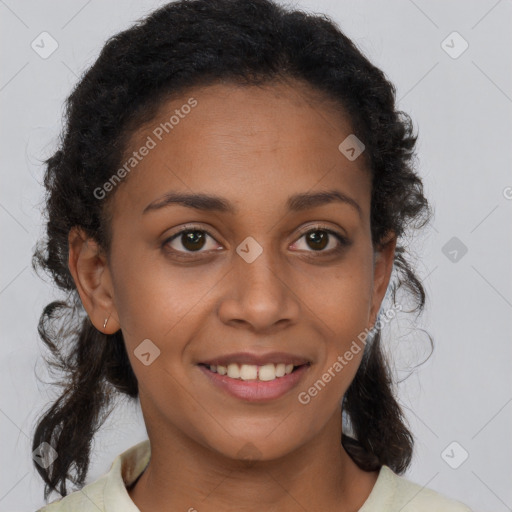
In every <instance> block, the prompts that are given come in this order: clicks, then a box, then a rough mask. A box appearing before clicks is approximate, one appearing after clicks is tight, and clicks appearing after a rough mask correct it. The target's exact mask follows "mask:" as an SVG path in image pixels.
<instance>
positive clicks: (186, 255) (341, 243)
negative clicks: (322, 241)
mask: <svg viewBox="0 0 512 512" xmlns="http://www.w3.org/2000/svg"><path fill="white" fill-rule="evenodd" d="M193 231H199V232H201V233H206V234H207V235H208V236H209V237H211V238H212V239H213V240H215V237H214V236H213V235H212V234H211V233H210V232H209V231H208V230H207V229H205V228H203V227H199V226H193V225H190V226H185V227H184V228H183V229H181V230H180V231H178V232H176V233H174V234H173V235H172V236H171V237H169V238H167V239H165V240H164V242H163V243H162V248H165V247H166V246H167V245H168V244H169V243H170V242H172V241H173V240H174V239H176V238H178V237H179V236H180V235H182V234H183V233H187V232H193ZM315 231H323V232H324V233H328V234H329V235H332V236H333V237H334V238H336V240H338V242H339V246H338V247H336V248H334V249H331V250H329V251H325V250H320V251H314V250H311V251H306V252H311V253H317V254H319V255H335V254H339V253H341V252H342V251H343V250H344V249H345V248H346V247H348V246H349V245H350V244H351V242H350V241H349V240H348V239H347V238H346V237H345V236H344V235H342V234H341V233H338V232H337V231H333V230H332V229H329V228H327V227H323V226H321V225H317V226H312V227H309V228H308V229H307V230H306V231H303V232H302V233H301V235H300V237H299V238H297V241H298V240H300V239H301V238H302V237H304V236H305V235H308V234H309V233H314V232H315ZM294 243H296V242H294ZM168 251H169V252H172V253H173V254H177V255H178V257H180V258H190V257H194V255H195V254H201V253H202V252H201V250H199V251H176V250H175V249H168ZM203 252H208V251H203Z"/></svg>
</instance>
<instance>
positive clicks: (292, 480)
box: [33, 0, 469, 512]
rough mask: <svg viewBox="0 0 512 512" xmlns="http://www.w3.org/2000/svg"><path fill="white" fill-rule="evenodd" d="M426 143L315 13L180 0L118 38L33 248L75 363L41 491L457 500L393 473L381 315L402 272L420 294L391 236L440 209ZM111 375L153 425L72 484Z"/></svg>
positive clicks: (73, 114) (170, 497)
mask: <svg viewBox="0 0 512 512" xmlns="http://www.w3.org/2000/svg"><path fill="white" fill-rule="evenodd" d="M415 140H416V137H415V136H414V135H413V133H412V128H411V122H410V119H409V118H408V116H407V115H406V114H403V113H402V112H398V111H396V110H395V104H394V87H393V85H392V84H391V83H390V82H388V81H387V80H386V78H385V76H384V74H383V73H382V72H381V71H380V70H379V69H377V68H375V67H374V66H373V65H372V64H371V63H370V62H368V60H367V59H366V58H365V57H364V56H363V55H362V54H361V53H360V52H359V51H358V50H357V49H356V47H355V46H354V45H353V43H352V42H351V41H350V40H349V39H348V38H347V37H346V36H345V35H343V34H342V33H341V31H340V30H339V29H338V28H337V27H336V26H335V25H333V23H332V22H330V21H329V20H328V19H327V18H326V17H320V16H313V15H306V14H304V13H302V12H300V11H293V10H287V9H285V8H283V7H280V6H278V5H276V4H274V3H272V2H271V1H268V0H249V1H235V0H193V1H178V2H175V3H170V4H168V5H166V6H164V7H162V8H160V9H159V10H157V11H155V12H154V13H152V14H151V15H150V16H148V17H147V18H146V19H145V20H143V21H142V22H141V23H138V24H136V25H135V26H134V27H132V28H130V29H129V30H126V31H124V32H122V33H120V34H118V35H116V36H115V37H113V38H111V39H110V40H109V41H108V42H107V44H106V45H105V47H104V49H103V50H102V52H101V55H100V56H99V58H98V60H97V61H96V63H95V64H94V65H93V66H92V67H91V69H90V70H89V71H88V72H87V73H86V75H85V76H84V77H83V78H82V80H81V81H80V83H79V84H78V86H77V87H76V89H75V90H74V91H73V93H72V95H71V96H70V98H69V100H68V110H67V125H66V128H65V132H64V134H63V138H62V143H61V146H60V147H59V149H58V150H57V152H56V153H55V154H54V155H53V156H52V157H51V158H50V159H49V160H48V161H47V172H46V179H45V186H46V188H47V191H48V199H47V211H48V225H47V240H46V245H45V247H42V248H40V249H39V250H38V251H37V252H36V254H35V263H36V264H37V265H39V266H41V267H43V268H45V269H46V270H47V271H49V272H50V273H51V274H52V276H53V277H54V279H55V282H56V284H57V285H58V286H59V287H60V288H61V289H63V290H65V291H66V292H68V297H69V299H68V301H59V302H54V303H52V304H50V305H49V306H47V308H46V309H45V311H44V312H43V315H42V317H41V323H40V333H41V335H42V337H43V339H44V340H45V342H46V343H47V344H48V346H49V347H50V348H51V349H52V350H53V352H54V354H55V356H56V360H55V361H54V364H58V365H60V367H61V368H62V369H63V370H65V371H66V372H67V373H66V378H65V381H64V385H65V389H64V391H63V393H62V395H61V396H60V397H59V399H58V400H57V401H56V402H55V404H53V405H52V407H51V408H50V409H49V410H48V411H46V413H45V414H44V416H43V417H42V418H41V420H40V421H39V423H38V426H37V429H36V432H35V435H34V442H33V447H34V450H40V451H41V457H42V459H43V460H44V461H46V463H45V464H36V467H37V469H38V471H39V473H40V475H41V476H42V477H43V479H44V481H45V483H46V487H45V499H47V497H48V495H49V493H50V492H51V491H57V492H59V493H60V494H61V495H63V496H65V497H64V498H62V499H61V500H58V501H56V502H55V503H53V504H51V505H48V506H47V507H44V508H43V509H41V510H44V511H47V512H55V511H60V510H66V511H68V510H98V509H99V510H105V511H109V512H111V511H117V510H119V511H120V510H123V511H126V510H133V511H136V510H141V511H142V512H145V511H149V510H189V511H192V510H198V511H201V512H203V511H217V510H247V511H250V510H260V509H261V508H265V509H266V510H280V511H288V510H289V511H292V510H294V511H295V510H339V511H354V510H361V511H365V512H369V511H384V510H386V511H388V510H389V511H391V510H393V511H396V510H403V511H404V512H406V511H413V510H443V511H444V510H446V511H467V510H469V509H468V508H467V507H465V506H464V505H462V504H460V503H457V502H455V501H453V500H450V499H448V498H447V497H445V496H442V495H440V494H438V493H436V492H434V491H432V490H428V489H423V488H421V487H420V486H418V485H416V484H414V483H412V482H409V481H407V480H406V479H405V478H403V477H401V476H399V475H400V474H402V473H403V472H404V471H405V470H406V469H407V467H408V466H409V464H410V461H411V457H412V450H413V439H412V435H411V433H410V432H409V430H408V429H407V427H406V425H405V423H404V419H403V416H402V412H401V410H400V407H399V405H398V403H397V401H396V399H395V397H394V392H393V383H392V380H391V377H390V372H389V370H388V366H387V362H386V360H385V358H384V356H383V353H382V349H381V344H380V343H381V341H380V331H381V328H382V325H383V322H384V321H385V320H386V319H387V318H392V316H393V315H394V314H395V312H396V310H400V309H401V304H397V303H396V302H395V299H396V292H397V290H398V289H399V288H401V287H403V288H404V289H405V291H406V292H408V293H409V295H410V299H412V300H415V301H416V304H417V310H421V308H422V307H423V304H424V300H425V294H424V290H423V287H422V285H421V282H420V281H419V280H418V278H417V277H416V276H415V274H414V271H413V269H412V268H411V266H410V264H409V263H408V260H407V256H406V253H405V251H404V249H403V248H402V247H401V245H400V243H399V242H400V239H401V237H402V236H403V234H404V233H405V230H406V229H407V228H408V227H413V226H416V227H420V226H421V225H423V224H424V223H425V222H426V221H427V220H428V216H429V206H428V202H427V200H426V198H425V197H424V195H423V191H422V183H421V180H420V178H419V177H418V176H417V174H416V173H415V172H414V170H413V169H412V166H411V164H410V162H411V158H412V155H413V150H414V144H415ZM386 292H388V294H387V295H386ZM386 297H387V298H391V299H392V304H391V305H389V306H386V301H385V298H386ZM68 308H71V312H72V321H71V322H70V323H69V324H68V325H67V328H68V332H67V336H66V337H65V338H64V339H65V341H64V342H63V343H61V344H59V343H57V336H55V332H54V329H52V327H51V324H52V322H53V321H57V320H58V319H59V313H60V314H61V315H62V314H63V313H64V312H65V311H66V309H68ZM84 312H85V313H86V315H84V314H83V313H84ZM81 313H82V314H81ZM379 313H380V315H379ZM68 344H69V345H68ZM118 392H120V393H123V394H125V395H128V396H129V397H132V398H133V399H139V400H140V405H141V409H142V412H143V416H144V421H145V425H146V429H147V432H148V438H149V439H148V440H147V441H145V442H143V443H140V444H138V445H136V446H134V447H132V448H131V449H130V450H127V451H126V452H125V453H123V454H121V455H120V456H119V457H118V458H116V460H115V461H114V463H113V465H112V468H111V470H110V471H109V473H107V474H105V475H104V476H103V477H102V478H101V479H99V480H97V481H96V482H93V483H92V484H89V485H87V486H85V487H83V488H80V487H82V486H83V483H84V479H85V477H86V475H87V468H88V463H89V455H90V444H91V440H92V437H93V434H94V432H95V431H96V430H97V428H98V427H99V426H100V425H101V423H102V421H103V419H104V418H105V415H106V414H107V413H108V406H109V405H110V403H111V399H112V398H113V397H114V396H115V394H116V393H118ZM66 479H70V480H71V481H72V482H73V483H75V484H76V485H77V486H78V490H76V491H75V492H73V493H71V494H69V495H68V491H67V488H66Z"/></svg>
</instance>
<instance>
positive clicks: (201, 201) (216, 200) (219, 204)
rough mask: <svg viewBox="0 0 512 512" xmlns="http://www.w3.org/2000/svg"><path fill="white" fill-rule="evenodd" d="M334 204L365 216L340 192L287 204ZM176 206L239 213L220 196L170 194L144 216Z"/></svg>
mask: <svg viewBox="0 0 512 512" xmlns="http://www.w3.org/2000/svg"><path fill="white" fill-rule="evenodd" d="M334 202H338V203H343V204H348V205H350V206H352V207H353V208H354V209H355V210H356V211H357V213H358V214H359V216H360V217H362V216H363V212H362V210H361V207H360V206H359V204H358V203H357V202H356V201H355V200H354V199H352V198H351V197H349V196H347V195H346V194H343V193H342V192H340V191H339V190H327V191H322V192H305V193H301V194H294V195H292V196H290V197H289V198H288V200H287V202H286V204H287V208H288V210H290V211H293V212H300V211H304V210H307V209H309V208H315V207H318V206H322V205H326V204H330V203H334ZM174 204H177V205H181V206H185V207H187V208H194V209H196V210H202V211H215V212H219V213H229V214H232V215H236V214H237V213H238V210H237V209H236V208H235V206H234V205H233V204H232V203H231V202H229V201H228V200H226V199H224V198H222V197H219V196H215V195H208V194H201V193H196V194H185V193H180V192H168V193H167V194H165V195H163V196H162V197H160V198H158V199H156V200H155V201H153V202H151V203H150V204H148V205H147V206H146V207H145V208H144V211H143V212H142V214H143V215H144V214H145V213H148V212H150V211H155V210H159V209H161V208H165V207H167V206H170V205H174Z"/></svg>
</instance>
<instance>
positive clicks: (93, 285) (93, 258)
mask: <svg viewBox="0 0 512 512" xmlns="http://www.w3.org/2000/svg"><path fill="white" fill-rule="evenodd" d="M68 247H69V258H68V267H69V271H70V272H71V275H72V276H73V279H74V281H75V285H76V288H77V290H78V293H79V295H80V299H81V300H82V304H83V306H84V308H85V310H86V311H87V314H88V315H89V318H90V319H91V322H92V323H93V325H94V327H96V329H98V330H99V331H101V332H103V333H105V334H113V333H115V332H116V331H118V330H119V329H120V325H119V321H118V318H119V317H118V314H117V310H116V308H115V304H114V293H113V286H112V280H111V275H110V270H109V267H108V262H107V258H106V256H105V254H104V252H103V251H102V249H101V248H100V246H99V245H98V243H97V242H96V241H95V240H94V239H92V238H90V237H88V236H87V235H86V234H85V232H84V231H83V230H82V229H81V228H78V227H77V226H75V227H73V228H71V229H70V231H69V234H68ZM107 318H108V322H107V326H106V327H103V325H104V323H105V320H106V319H107Z"/></svg>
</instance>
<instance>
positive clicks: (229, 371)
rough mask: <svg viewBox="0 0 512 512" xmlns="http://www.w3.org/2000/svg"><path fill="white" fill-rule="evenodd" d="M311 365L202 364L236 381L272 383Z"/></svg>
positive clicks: (201, 364)
mask: <svg viewBox="0 0 512 512" xmlns="http://www.w3.org/2000/svg"><path fill="white" fill-rule="evenodd" d="M309 365H310V363H305V364H300V365H293V364H285V363H275V364H274V363H267V364H264V365H255V364H239V363H230V364H228V365H226V366H223V365H220V364H219V365H213V364H205V363H200V364H199V366H202V367H204V368H206V369H207V370H209V371H210V372H213V373H217V374H218V375H221V376H226V377H229V378H231V379H234V380H242V381H260V382H270V381H273V380H277V379H281V378H283V377H286V376H287V375H290V374H291V373H293V372H295V371H297V370H298V369H300V368H302V367H306V366H309Z"/></svg>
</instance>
